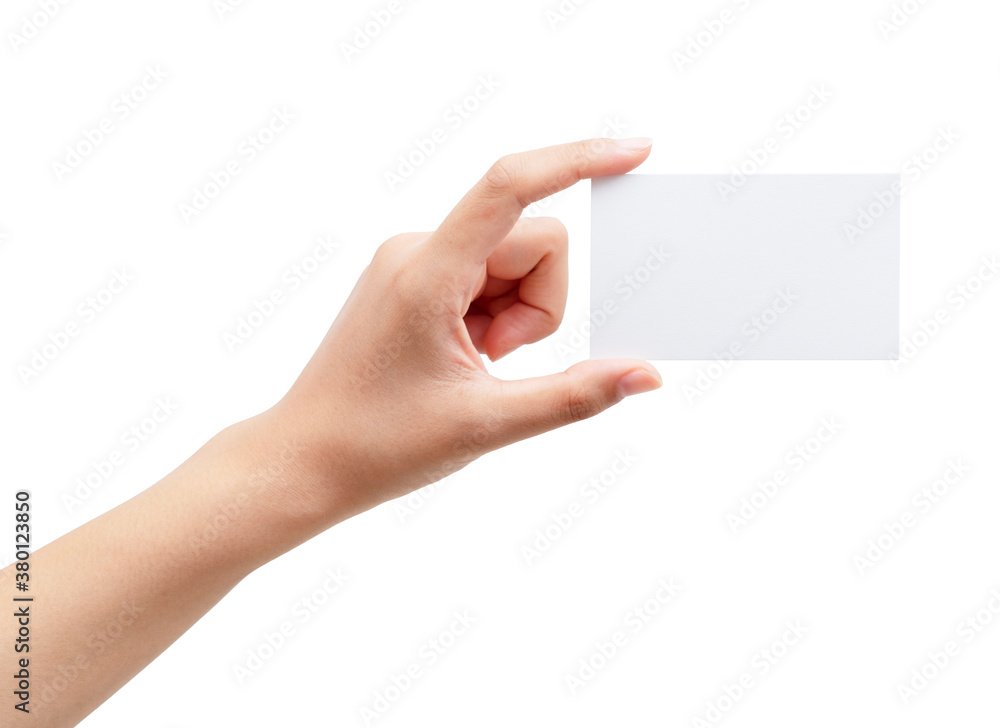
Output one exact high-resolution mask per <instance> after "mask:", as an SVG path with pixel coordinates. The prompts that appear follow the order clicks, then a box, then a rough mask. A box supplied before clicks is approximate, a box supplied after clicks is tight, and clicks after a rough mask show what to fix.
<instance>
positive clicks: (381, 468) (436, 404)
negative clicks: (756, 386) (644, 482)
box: [0, 140, 660, 728]
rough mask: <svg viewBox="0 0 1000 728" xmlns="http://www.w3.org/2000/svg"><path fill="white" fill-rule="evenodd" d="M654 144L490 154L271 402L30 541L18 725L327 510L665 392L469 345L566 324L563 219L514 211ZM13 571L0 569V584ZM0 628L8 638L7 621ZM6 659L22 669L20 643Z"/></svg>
mask: <svg viewBox="0 0 1000 728" xmlns="http://www.w3.org/2000/svg"><path fill="white" fill-rule="evenodd" d="M648 153H649V144H648V142H644V141H641V140H640V141H638V142H621V143H619V142H611V141H609V140H593V141H590V142H582V143H578V144H571V145H564V146H560V147H551V148H548V149H543V150H538V151H535V152H529V153H525V154H520V155H513V156H510V157H505V158H504V159H502V160H500V162H498V163H497V164H496V165H494V166H493V168H491V170H490V171H489V172H488V173H487V174H486V176H484V177H483V179H482V180H480V182H479V183H478V184H477V185H476V186H475V187H474V188H473V189H472V190H471V191H470V192H469V193H468V194H467V195H466V196H465V198H463V200H462V201H461V203H459V205H458V206H457V207H456V208H455V210H454V211H452V213H451V214H450V215H449V216H448V217H447V219H446V220H445V221H444V222H443V223H442V225H441V226H440V227H439V228H438V230H437V231H435V232H434V233H429V234H410V235H402V236H398V237H396V238H393V239H391V240H390V241H387V242H386V243H385V244H383V245H382V246H381V247H380V248H379V251H378V253H377V254H376V256H375V259H374V260H373V261H372V264H371V265H370V266H369V267H368V268H367V269H366V270H365V272H364V273H363V274H362V276H361V278H360V280H359V281H358V284H357V286H356V287H355V289H354V291H353V292H352V294H351V296H350V298H349V299H348V301H347V303H346V305H345V306H344V309H343V310H342V311H341V313H340V315H339V316H338V317H337V320H336V321H335V322H334V324H333V326H332V327H331V329H330V331H329V333H328V334H327V336H326V338H325V339H324V341H323V342H322V344H321V345H320V347H319V349H318V350H317V352H316V354H315V355H314V356H313V358H312V360H311V361H310V362H309V364H308V365H307V367H306V368H305V370H304V371H303V373H302V374H301V376H300V377H299V379H298V380H297V381H296V382H295V384H294V385H293V387H292V388H291V390H290V391H289V392H288V394H287V395H286V396H285V397H284V398H283V399H282V400H281V401H280V402H279V403H278V404H277V405H275V406H274V407H273V408H271V409H270V410H268V411H267V412H264V413H263V414H261V415H258V416H257V417H254V418H251V419H250V420H246V421H244V422H241V423H238V424H236V425H233V426H232V427H229V428H227V429H226V430H224V431H223V432H222V433H220V434H219V435H217V436H216V437H214V438H213V439H212V440H211V441H210V442H208V443H207V444H206V445H205V446H204V447H202V448H201V449H200V450H199V451H198V452H197V453H195V454H194V455H193V456H192V457H191V458H190V459H189V460H187V461H186V462H185V463H183V464H182V465H181V466H180V467H179V468H177V469H176V470H175V471H174V472H172V473H171V474H170V475H168V476H167V477H166V478H164V479H163V480H162V481H160V482H159V483H157V484H156V485H154V486H153V487H151V488H149V489H148V490H146V491H145V492H143V493H141V494H139V495H138V496H136V497H135V498H133V499H131V500H129V501H128V502H126V503H124V504H122V505H121V506H119V507H117V508H115V509H114V510H112V511H110V512H108V513H105V514H104V515H102V516H100V517H99V518H96V519H95V520H93V521H91V522H89V523H87V524H85V525H83V526H81V527H80V528H78V529H76V530H75V531H73V532H71V533H69V534H67V535H65V536H63V537H62V538H60V539H58V540H57V541H55V542H53V543H51V544H49V545H48V546H45V547H44V548H42V549H40V550H39V551H38V552H37V553H35V554H33V555H32V556H31V564H32V566H31V572H32V575H33V576H32V582H31V596H33V597H34V598H35V600H36V602H34V603H32V605H33V606H32V607H31V631H32V634H33V635H37V636H38V638H37V639H36V640H34V641H33V642H32V644H31V651H30V652H29V653H26V654H22V656H24V657H29V658H30V664H31V684H32V689H31V699H30V704H29V705H30V711H31V712H30V714H28V715H25V716H24V719H25V722H26V723H28V724H30V725H33V726H44V727H46V728H48V727H50V726H69V725H75V724H76V723H78V722H79V721H80V720H82V719H83V718H84V717H86V716H87V715H88V714H89V713H90V712H91V711H93V710H94V709H95V708H96V707H97V706H99V705H100V704H101V703H102V702H104V701H105V700H107V699H108V697H110V696H111V695H112V694H114V693H115V691H117V690H118V689H119V688H120V687H121V686H122V685H124V684H125V683H126V682H128V681H129V680H130V679H131V678H132V677H133V676H134V675H136V674H137V673H138V672H139V671H141V670H142V669H143V668H144V667H145V666H146V665H148V664H149V663H150V662H151V661H152V660H153V659H154V658H155V657H156V656H157V655H159V654H160V653H161V652H162V651H163V650H165V649H166V648H167V647H168V646H169V645H170V644H171V643H172V642H173V641H174V640H176V639H177V638H178V637H179V636H180V635H181V634H183V633H184V632H185V631H186V630H187V629H188V628H189V627H190V626H191V625H192V624H194V623H195V622H196V621H197V620H198V619H200V618H201V617H202V615H204V614H205V613H206V612H207V611H208V610H209V609H211V608H212V606H213V605H215V604H216V603H217V602H218V601H219V600H220V599H221V598H222V597H223V596H224V595H225V594H226V593H227V592H228V591H229V590H230V589H232V588H233V587H234V586H235V585H236V584H238V583H239V582H240V580H242V579H243V578H244V577H245V576H247V575H248V574H249V573H251V572H252V571H254V570H255V569H256V568H258V567H259V566H261V565H263V564H265V563H267V562H268V561H270V560H271V559H273V558H275V557H276V556H279V555H280V554H282V553H284V552H286V551H288V550H289V549H292V548H294V547H295V546H297V545H298V544H300V543H302V542H304V541H306V540H308V539H309V538H311V537H312V536H314V535H316V534H318V533H320V532H322V531H324V530H325V529H327V528H329V527H331V526H333V525H334V524H336V523H338V522H340V521H343V520H345V519H347V518H350V517H351V516H353V515H356V514H358V513H360V512H362V511H364V510H367V509H369V508H372V507H374V506H376V505H378V504H379V503H382V502H385V501H387V500H390V499H392V498H396V497H399V496H401V495H405V494H406V493H408V492H410V491H412V490H414V489H416V488H419V487H422V486H424V485H426V484H428V483H430V482H433V481H435V480H438V479H440V478H442V477H445V476H446V475H449V474H450V473H452V472H454V471H456V470H458V469H460V468H461V467H463V466H464V465H466V464H467V463H469V462H471V461H472V460H474V459H475V458H477V457H479V456H480V455H482V454H484V453H486V452H489V451H491V450H495V449H497V448H499V447H502V446H504V445H507V444H509V443H512V442H515V441H517V440H521V439H524V438H526V437H531V436H533V435H536V434H539V433H542V432H545V431H547V430H550V429H553V428H555V427H559V426H561V425H565V424H568V423H571V422H574V421H577V420H580V419H583V418H586V417H590V416H592V415H594V414H597V413H598V412H600V411H602V410H604V409H606V408H607V407H609V406H611V405H613V404H614V403H616V402H618V401H619V400H620V399H622V398H623V397H624V396H627V395H630V394H637V393H640V392H644V391H648V390H650V389H654V388H656V387H657V386H659V384H660V380H659V376H658V375H657V374H656V372H655V370H654V369H653V368H652V367H650V366H649V365H648V364H646V363H645V362H641V361H635V360H605V361H588V362H583V363H581V364H577V365H575V366H573V367H571V368H570V369H569V370H568V371H567V372H565V373H561V374H555V375H551V376H547V377H539V378H536V379H529V380H523V381H517V382H504V381H501V380H498V379H496V378H494V377H492V376H490V375H489V374H488V373H487V372H486V369H485V367H484V366H483V363H482V359H481V358H480V356H479V354H480V353H485V354H487V355H488V356H489V357H490V358H491V359H494V360H495V359H497V358H499V357H501V356H503V355H505V354H507V353H509V352H510V351H513V350H514V349H516V348H517V347H519V346H522V345H524V344H528V343H532V342H535V341H538V340H540V339H542V338H544V337H546V336H548V335H549V334H551V333H552V332H553V331H555V329H556V328H557V327H558V325H559V322H560V321H561V318H562V314H563V308H564V306H565V300H566V286H567V265H566V260H567V245H566V234H565V229H564V228H563V227H562V225H561V224H560V223H558V222H557V221H554V220H549V219H536V220H519V217H520V214H521V212H522V210H523V208H524V207H525V206H527V205H529V204H531V203H532V202H535V201H537V200H539V199H542V198H544V197H546V196H548V195H550V194H553V193H554V192H557V191H559V190H560V189H563V188H565V187H568V186H570V185H572V184H574V183H575V182H576V181H578V180H579V179H583V178H587V177H596V176H602V175H611V174H623V173H625V172H627V171H629V170H630V169H632V168H634V167H636V166H637V165H638V164H640V163H641V162H642V161H643V160H644V159H645V158H646V156H647V155H648ZM15 573H16V572H15V570H14V568H13V567H8V568H7V569H5V570H3V571H2V572H0V584H2V585H3V588H4V589H5V590H6V593H7V594H13V593H14V579H15ZM95 577H96V578H95ZM0 630H2V632H0V635H2V637H3V640H4V642H5V643H6V644H13V643H14V640H15V639H16V630H17V625H16V623H15V622H14V621H13V620H11V619H5V620H3V621H2V624H0ZM4 654H5V657H4V658H3V659H4V665H3V667H4V672H5V674H10V675H13V674H14V673H15V672H16V671H17V670H18V669H19V668H18V665H17V663H16V657H17V656H16V655H14V653H13V652H12V651H11V650H5V652H4ZM8 660H9V661H10V662H9V664H8V663H7V661H8ZM9 668H12V671H11V672H8V669H9ZM8 710H9V708H8Z"/></svg>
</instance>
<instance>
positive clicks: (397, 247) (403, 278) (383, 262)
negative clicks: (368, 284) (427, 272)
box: [369, 234, 420, 296]
mask: <svg viewBox="0 0 1000 728" xmlns="http://www.w3.org/2000/svg"><path fill="white" fill-rule="evenodd" d="M413 241H414V238H413V236H412V235H409V234H401V235H394V236H393V237H391V238H389V239H388V240H386V241H385V242H384V243H382V244H381V245H380V246H379V247H378V249H377V250H376V251H375V255H374V256H373V257H372V262H371V265H370V266H369V269H370V270H372V271H373V272H375V273H376V274H377V275H378V276H379V277H381V278H382V279H383V280H384V281H385V283H386V285H387V286H388V287H389V288H390V290H391V291H393V292H396V293H399V294H401V295H403V296H408V295H413V294H414V293H416V291H417V290H418V289H419V287H420V285H419V281H418V280H417V278H418V276H417V273H418V272H419V271H418V266H415V265H412V264H411V263H412V261H411V258H412V253H413V251H414V245H413Z"/></svg>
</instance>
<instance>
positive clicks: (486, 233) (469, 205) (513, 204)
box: [428, 138, 653, 265]
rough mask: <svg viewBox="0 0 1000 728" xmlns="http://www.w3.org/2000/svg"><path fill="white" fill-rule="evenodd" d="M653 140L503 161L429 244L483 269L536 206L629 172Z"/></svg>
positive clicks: (590, 144) (589, 144)
mask: <svg viewBox="0 0 1000 728" xmlns="http://www.w3.org/2000/svg"><path fill="white" fill-rule="evenodd" d="M652 144H653V142H652V140H651V139H641V138H640V139H589V140H587V141H582V142H574V143H572V144H561V145H559V146H555V147H546V148H544V149H536V150H535V151H532V152H522V153H521V154H511V155H509V156H506V157H502V158H501V159H499V160H498V161H497V162H496V163H495V164H494V165H493V166H492V167H490V170H489V171H488V172H487V173H486V174H485V175H484V176H483V178H482V179H480V180H479V182H477V183H476V185H475V187H473V188H472V189H471V190H469V192H468V193H467V194H466V195H465V197H463V198H462V201H461V202H459V203H458V205H457V206H456V207H455V209H454V210H452V211H451V213H450V214H449V215H448V217H447V218H445V220H444V222H443V223H441V226H440V227H439V228H438V229H437V231H436V232H435V233H434V234H433V235H432V236H431V239H430V240H429V241H428V242H429V243H430V244H431V245H433V246H435V247H438V248H439V249H441V251H442V252H443V253H444V254H445V255H447V256H448V257H450V258H451V259H453V260H464V261H468V262H470V263H473V264H477V265H482V264H483V263H484V262H485V261H486V259H487V258H488V257H489V256H490V253H492V252H493V250H494V248H496V246H497V245H499V244H500V242H501V241H502V240H503V239H504V238H505V237H506V236H507V234H508V233H509V232H510V231H511V230H512V229H513V228H514V223H516V222H517V219H518V218H519V217H520V216H521V213H522V212H524V208H526V207H527V206H528V205H530V204H532V203H533V202H537V201H538V200H541V199H544V198H546V197H548V196H549V195H553V194H555V193H556V192H559V191H561V190H564V189H566V188H567V187H571V186H573V185H575V184H576V183H577V182H579V181H580V180H582V179H590V178H593V177H606V176H609V175H616V174H625V173H626V172H628V171H630V170H632V169H634V168H636V167H638V166H639V165H640V164H641V163H642V162H643V161H645V159H646V157H648V156H649V151H650V148H651V147H652Z"/></svg>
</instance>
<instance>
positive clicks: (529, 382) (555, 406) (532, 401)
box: [502, 359, 663, 442]
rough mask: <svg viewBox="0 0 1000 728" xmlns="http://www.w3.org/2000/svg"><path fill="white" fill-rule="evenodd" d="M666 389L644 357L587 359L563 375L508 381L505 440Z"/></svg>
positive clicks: (504, 393)
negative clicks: (655, 390)
mask: <svg viewBox="0 0 1000 728" xmlns="http://www.w3.org/2000/svg"><path fill="white" fill-rule="evenodd" d="M662 385H663V380H662V379H661V378H660V375H659V373H658V372H657V371H656V369H654V368H653V365H652V364H649V363H648V362H644V361H642V360H640V359H597V360H591V361H584V362H580V363H579V364H574V365H573V366H571V367H570V368H569V369H567V370H566V371H565V372H562V373H561V374H552V375H550V376H547V377H536V378H533V379H522V380H519V381H513V382H504V384H503V403H502V406H503V412H504V413H505V417H504V420H505V422H504V425H505V426H504V429H505V430H506V432H504V439H505V440H507V441H508V442H516V441H517V440H523V439H524V438H526V437H532V436H533V435H538V434H541V433H543V432H548V431H549V430H554V429H556V428H557V427H562V426H563V425H568V424H570V423H572V422H579V421H580V420H585V419H587V418H589V417H593V416H594V415H596V414H599V413H601V412H603V411H604V410H606V409H608V408H609V407H611V406H612V405H614V404H617V403H618V402H620V401H621V400H622V399H624V398H625V397H628V396H631V395H633V394H642V393H643V392H649V391H652V390H654V389H658V388H659V387H660V386H662Z"/></svg>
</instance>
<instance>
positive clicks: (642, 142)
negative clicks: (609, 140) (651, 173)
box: [615, 137, 653, 152]
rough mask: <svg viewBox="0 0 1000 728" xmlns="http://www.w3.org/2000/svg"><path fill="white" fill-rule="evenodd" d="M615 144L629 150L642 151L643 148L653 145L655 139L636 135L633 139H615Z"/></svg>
mask: <svg viewBox="0 0 1000 728" xmlns="http://www.w3.org/2000/svg"><path fill="white" fill-rule="evenodd" d="M615 144H617V145H618V146H619V147H621V148H622V149H625V150H628V151H630V152H640V151H642V150H643V149H648V148H649V147H651V146H653V140H652V139H647V138H646V137H635V138H633V139H615Z"/></svg>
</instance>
